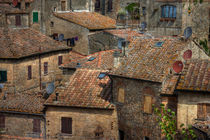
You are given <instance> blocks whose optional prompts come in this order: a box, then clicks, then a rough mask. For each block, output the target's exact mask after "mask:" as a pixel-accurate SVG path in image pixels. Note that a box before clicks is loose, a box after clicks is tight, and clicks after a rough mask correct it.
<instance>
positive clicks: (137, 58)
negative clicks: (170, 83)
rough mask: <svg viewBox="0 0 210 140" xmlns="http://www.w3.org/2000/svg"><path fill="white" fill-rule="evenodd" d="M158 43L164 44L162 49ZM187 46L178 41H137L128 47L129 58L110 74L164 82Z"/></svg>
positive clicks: (159, 39) (157, 39) (158, 39)
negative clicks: (157, 45)
mask: <svg viewBox="0 0 210 140" xmlns="http://www.w3.org/2000/svg"><path fill="white" fill-rule="evenodd" d="M157 42H163V45H162V47H156V46H155V44H156V43H157ZM185 45H186V42H182V41H179V40H177V39H163V38H162V39H161V38H155V39H135V40H134V41H132V42H131V43H130V45H129V47H128V57H126V58H124V59H122V61H121V64H120V65H119V67H118V68H117V69H115V70H113V71H112V72H110V74H111V75H121V76H123V77H129V78H134V79H142V80H149V81H154V82H162V81H163V80H164V77H165V75H167V74H168V72H169V68H172V65H173V63H174V62H175V61H176V59H177V58H178V57H179V55H180V54H181V53H180V51H182V50H184V47H185Z"/></svg>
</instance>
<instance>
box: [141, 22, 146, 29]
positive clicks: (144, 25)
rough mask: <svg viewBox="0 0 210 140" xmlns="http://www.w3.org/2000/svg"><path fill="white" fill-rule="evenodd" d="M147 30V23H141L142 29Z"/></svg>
mask: <svg viewBox="0 0 210 140" xmlns="http://www.w3.org/2000/svg"><path fill="white" fill-rule="evenodd" d="M146 28H147V23H146V22H142V23H141V29H142V30H145V29H146Z"/></svg>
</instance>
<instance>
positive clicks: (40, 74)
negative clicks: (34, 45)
mask: <svg viewBox="0 0 210 140" xmlns="http://www.w3.org/2000/svg"><path fill="white" fill-rule="evenodd" d="M39 52H40V53H41V46H40V47H39ZM41 64H42V63H41V54H39V86H40V90H42V73H41V69H42V65H41Z"/></svg>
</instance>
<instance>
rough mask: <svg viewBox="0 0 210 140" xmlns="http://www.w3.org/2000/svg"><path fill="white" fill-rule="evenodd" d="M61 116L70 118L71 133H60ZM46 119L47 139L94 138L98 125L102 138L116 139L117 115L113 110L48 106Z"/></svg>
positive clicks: (92, 139) (74, 139)
mask: <svg viewBox="0 0 210 140" xmlns="http://www.w3.org/2000/svg"><path fill="white" fill-rule="evenodd" d="M61 117H70V118H72V135H66V136H65V135H62V133H61ZM46 121H47V126H46V127H47V139H49V140H55V139H62V138H64V139H68V140H94V139H95V133H94V131H95V130H96V128H97V126H98V125H100V126H101V127H102V129H103V134H104V137H103V138H105V139H115V140H117V139H118V126H117V116H116V112H115V111H113V110H101V109H82V108H64V107H62V108H61V107H60V108H59V107H48V108H47V111H46ZM111 123H113V124H111ZM111 125H113V128H111Z"/></svg>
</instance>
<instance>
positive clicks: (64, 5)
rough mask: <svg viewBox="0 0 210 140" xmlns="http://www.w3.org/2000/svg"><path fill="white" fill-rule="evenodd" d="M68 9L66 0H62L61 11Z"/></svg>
mask: <svg viewBox="0 0 210 140" xmlns="http://www.w3.org/2000/svg"><path fill="white" fill-rule="evenodd" d="M65 10H66V1H61V11H65Z"/></svg>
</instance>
